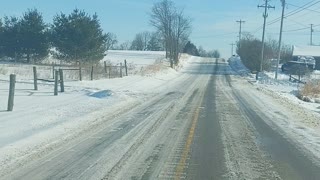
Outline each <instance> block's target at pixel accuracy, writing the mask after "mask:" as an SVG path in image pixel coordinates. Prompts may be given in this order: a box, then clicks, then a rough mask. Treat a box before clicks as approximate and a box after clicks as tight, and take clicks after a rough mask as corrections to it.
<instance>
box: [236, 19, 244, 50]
mask: <svg viewBox="0 0 320 180" xmlns="http://www.w3.org/2000/svg"><path fill="white" fill-rule="evenodd" d="M236 22H237V23H239V24H240V29H239V47H240V42H241V34H242V23H245V22H246V21H242V20H241V19H240V20H239V21H236Z"/></svg>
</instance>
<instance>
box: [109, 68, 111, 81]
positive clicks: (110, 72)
mask: <svg viewBox="0 0 320 180" xmlns="http://www.w3.org/2000/svg"><path fill="white" fill-rule="evenodd" d="M109 79H111V65H110V66H109Z"/></svg>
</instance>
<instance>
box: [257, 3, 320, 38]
mask: <svg viewBox="0 0 320 180" xmlns="http://www.w3.org/2000/svg"><path fill="white" fill-rule="evenodd" d="M318 3H320V1H316V2H315V0H313V1H310V2H308V3H306V4H305V5H303V6H301V7H299V8H297V9H295V10H292V11H290V12H289V13H287V14H286V15H285V16H284V18H287V17H290V16H293V15H295V14H297V13H299V12H301V11H303V10H306V9H308V8H310V7H312V6H314V5H316V4H318ZM280 20H281V17H278V18H276V19H273V20H271V21H270V22H268V24H267V26H269V25H272V24H274V23H277V22H279V21H280ZM261 29H263V26H260V27H259V28H257V29H256V30H254V31H253V34H256V33H257V32H259V31H260V30H261Z"/></svg>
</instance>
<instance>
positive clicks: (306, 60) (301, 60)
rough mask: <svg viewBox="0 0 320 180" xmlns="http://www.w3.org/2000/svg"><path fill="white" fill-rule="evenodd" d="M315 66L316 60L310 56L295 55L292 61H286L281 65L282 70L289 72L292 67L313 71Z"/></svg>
mask: <svg viewBox="0 0 320 180" xmlns="http://www.w3.org/2000/svg"><path fill="white" fill-rule="evenodd" d="M315 66H316V60H315V59H314V57H312V56H297V57H295V58H294V59H293V60H292V61H288V62H286V63H284V64H283V65H282V66H281V70H282V72H290V71H292V70H293V68H297V67H300V68H303V69H307V70H309V71H313V70H314V69H315ZM300 68H299V69H300Z"/></svg>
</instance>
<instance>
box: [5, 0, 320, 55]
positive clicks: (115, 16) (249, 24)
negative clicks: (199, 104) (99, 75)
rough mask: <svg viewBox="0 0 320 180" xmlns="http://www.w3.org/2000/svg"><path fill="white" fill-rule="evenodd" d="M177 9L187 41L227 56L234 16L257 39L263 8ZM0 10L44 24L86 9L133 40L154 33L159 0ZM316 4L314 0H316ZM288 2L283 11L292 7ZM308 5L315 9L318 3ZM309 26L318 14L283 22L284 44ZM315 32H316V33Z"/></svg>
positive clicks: (32, 0)
mask: <svg viewBox="0 0 320 180" xmlns="http://www.w3.org/2000/svg"><path fill="white" fill-rule="evenodd" d="M173 1H174V2H175V4H176V5H177V7H179V8H183V9H184V11H185V14H186V15H188V16H190V17H191V19H192V26H193V30H192V34H191V37H190V39H191V41H193V42H194V43H195V44H196V45H197V46H200V45H201V46H203V47H204V48H205V49H207V50H210V49H219V50H220V52H221V53H222V55H223V57H229V56H230V54H231V46H230V44H231V43H233V42H235V41H236V40H237V36H238V30H239V25H238V24H237V23H236V20H239V19H243V20H245V21H246V23H245V24H244V25H243V31H247V32H251V33H253V34H254V35H255V36H256V37H258V38H261V36H262V30H259V31H257V29H259V27H261V26H262V23H263V18H262V12H263V9H258V8H257V5H258V4H263V0H223V1H218V0H173ZM310 1H311V0H307V1H306V0H290V2H289V1H288V0H287V2H288V3H290V4H292V5H296V6H302V5H304V4H306V3H308V2H310ZM0 2H1V7H2V8H1V9H2V10H1V13H0V15H1V16H2V17H3V16H4V15H8V16H21V14H22V13H23V12H25V11H26V10H27V9H28V8H37V9H38V10H39V11H40V12H42V13H43V16H44V18H45V21H46V22H48V23H49V22H50V23H51V21H52V19H53V17H54V16H55V15H56V14H57V13H59V12H63V13H67V14H68V13H70V12H71V11H72V10H73V9H74V8H78V9H84V10H85V11H86V12H88V13H90V14H93V13H95V12H96V13H97V14H98V16H99V18H100V21H101V24H102V27H103V29H104V31H105V32H113V33H115V34H116V35H117V36H118V39H119V41H120V42H124V41H128V40H132V39H133V37H134V35H135V34H136V33H138V32H141V31H146V30H148V31H153V30H154V29H153V27H151V26H150V24H149V15H148V13H149V12H150V10H151V8H152V5H153V4H154V3H155V2H158V0H91V1H89V0H55V1H49V0H28V1H19V0H10V1H8V0H0ZM315 2H316V1H315ZM270 4H271V5H274V6H276V9H275V10H269V17H268V21H271V20H273V19H276V18H278V17H279V16H280V14H281V3H280V0H271V2H270ZM292 5H288V6H287V8H286V11H287V12H290V11H292V10H295V9H296V7H294V6H292ZM309 9H312V10H316V11H318V10H319V11H320V3H318V4H315V5H314V6H312V7H310V8H309ZM309 24H315V25H318V24H320V13H319V12H314V11H309V10H304V11H302V12H300V13H298V14H296V15H293V16H290V17H288V18H287V19H286V20H285V30H286V31H291V30H296V29H301V28H302V29H303V28H306V29H305V30H301V31H293V32H286V33H284V42H285V43H287V44H296V45H307V44H308V43H309V41H310V29H307V27H309V26H310V25H309ZM279 27H280V22H277V23H275V24H273V25H270V26H267V35H266V36H267V38H275V39H277V38H278V36H279ZM315 31H316V32H315V33H314V38H313V39H314V40H313V41H314V43H315V44H319V43H320V38H319V34H320V26H319V27H315ZM318 31H319V32H318Z"/></svg>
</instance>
